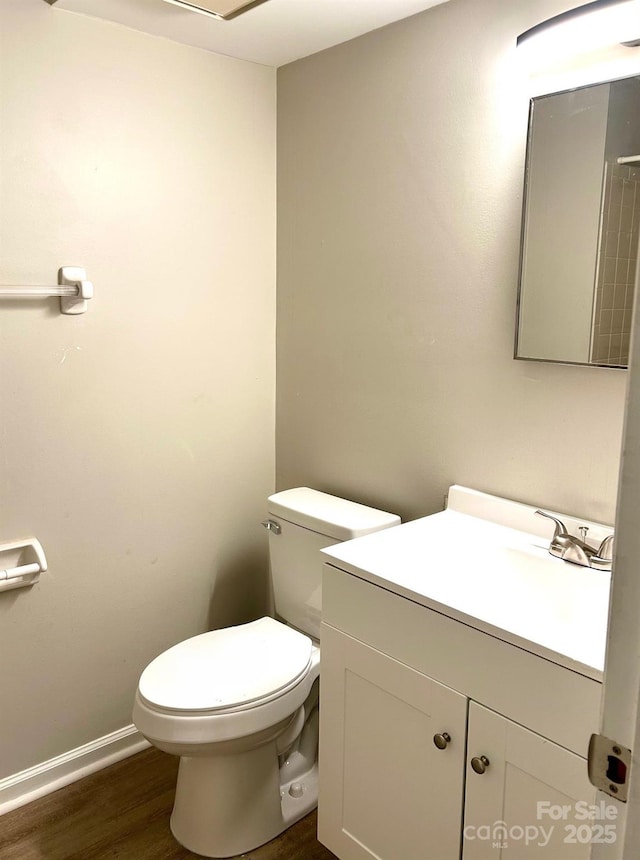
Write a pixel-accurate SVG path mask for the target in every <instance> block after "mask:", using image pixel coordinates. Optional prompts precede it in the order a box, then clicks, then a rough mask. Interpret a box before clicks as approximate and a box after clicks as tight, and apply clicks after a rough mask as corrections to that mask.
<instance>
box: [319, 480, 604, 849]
mask: <svg viewBox="0 0 640 860" xmlns="http://www.w3.org/2000/svg"><path fill="white" fill-rule="evenodd" d="M534 510H535V509H533V508H530V507H529V506H527V505H521V504H518V503H514V502H509V501H506V500H503V499H498V498H496V497H492V496H487V495H486V494H482V493H478V492H476V491H473V490H467V489H465V488H460V487H452V488H451V490H450V493H449V501H448V506H447V510H446V511H444V512H442V513H440V514H436V515H434V516H431V517H425V518H423V519H421V520H416V521H414V522H411V523H407V524H405V525H402V526H398V527H396V528H394V529H389V530H387V531H386V532H381V533H379V534H375V535H371V536H368V537H365V538H360V539H358V540H355V541H349V542H346V543H343V544H340V545H339V546H336V547H333V548H330V549H328V550H325V551H324V553H323V555H324V561H325V564H324V575H323V623H322V634H321V642H322V679H321V691H322V692H321V697H320V699H321V725H320V797H319V806H318V835H319V839H320V841H321V842H323V843H324V844H325V845H326V846H327V847H328V848H329V849H330V850H331V851H333V852H334V853H335V854H336V855H337V856H338V857H339V858H341V860H363V858H374V857H375V858H380V860H398V858H402V860H449V858H451V860H456V858H459V857H460V856H462V858H463V860H482V858H496V859H497V858H505V860H506V859H507V858H514V860H515V858H517V860H521V858H524V857H527V858H528V857H538V856H539V857H547V858H551V857H552V858H553V860H569V858H587V857H588V855H589V849H590V843H592V842H596V841H604V842H606V841H613V840H615V836H616V830H615V825H616V817H617V806H616V801H613V800H612V801H608V802H607V804H606V805H600V806H599V807H598V806H597V805H596V793H595V789H594V788H593V787H592V786H591V785H590V783H589V780H588V777H587V762H586V755H587V747H588V742H589V738H590V735H591V733H592V732H596V731H597V730H598V719H599V708H600V697H601V688H602V671H603V667H604V653H605V643H606V631H607V614H608V595H609V583H610V573H608V572H603V571H595V570H591V569H589V568H582V567H578V566H577V565H573V564H568V563H567V562H564V561H561V560H560V559H556V558H553V557H552V556H550V555H549V553H548V551H547V549H548V545H549V538H550V531H551V530H550V527H549V523H548V522H547V523H545V521H544V520H542V519H541V518H539V517H536V516H535V515H534ZM565 522H566V523H567V526H568V528H569V529H570V530H571V531H572V533H574V534H577V533H578V531H577V530H578V527H579V526H580V525H586V526H588V527H589V532H588V537H589V538H592V539H593V540H594V542H598V541H600V540H602V539H603V538H604V537H606V536H607V534H609V533H610V532H611V529H607V528H606V527H603V526H598V525H596V524H594V523H585V522H584V521H578V520H572V519H571V518H565ZM461 852H462V853H461Z"/></svg>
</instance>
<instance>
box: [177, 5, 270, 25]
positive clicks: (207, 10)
mask: <svg viewBox="0 0 640 860" xmlns="http://www.w3.org/2000/svg"><path fill="white" fill-rule="evenodd" d="M164 2H165V3H171V5H172V6H180V8H181V9H187V10H188V11H189V12H199V13H200V14H201V15H208V16H209V17H210V18H217V19H218V20H219V21H230V20H231V19H232V18H236V17H237V16H238V15H242V13H243V12H248V11H249V9H253V7H254V6H259V5H260V4H261V3H265V2H266V0H195V2H193V3H191V2H189V0H164Z"/></svg>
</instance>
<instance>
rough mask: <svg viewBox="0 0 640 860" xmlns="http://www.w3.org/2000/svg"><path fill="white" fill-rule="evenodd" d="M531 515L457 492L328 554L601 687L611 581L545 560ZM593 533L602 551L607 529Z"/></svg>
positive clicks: (594, 527) (542, 537) (545, 534)
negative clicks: (424, 512)
mask: <svg viewBox="0 0 640 860" xmlns="http://www.w3.org/2000/svg"><path fill="white" fill-rule="evenodd" d="M535 510H536V508H535V507H532V506H529V505H523V504H521V503H519V502H513V501H510V500H508V499H501V498H499V497H496V496H490V495H488V494H484V493H480V492H478V491H476V490H471V489H469V488H465V487H452V488H451V489H450V491H449V499H448V505H447V509H446V510H445V511H443V512H441V513H438V514H434V515H432V516H428V517H423V518H421V519H418V520H414V521H412V522H409V523H406V524H404V525H401V526H396V527H395V528H392V529H387V530H385V531H382V532H378V533H376V534H372V535H368V536H366V537H363V538H357V539H356V540H352V541H347V542H345V543H342V544H338V545H337V546H334V547H330V548H329V549H327V550H324V551H323V553H324V555H325V561H328V562H331V560H332V559H333V560H337V561H339V562H340V567H341V568H343V569H347V570H349V571H350V572H351V573H353V574H355V575H356V576H360V577H361V578H363V579H366V580H368V581H369V582H372V583H374V584H376V585H379V586H381V587H382V588H386V589H387V590H390V591H393V592H395V593H397V594H400V595H402V596H404V597H407V598H409V599H411V600H414V601H416V602H418V603H421V604H423V605H424V606H427V607H429V608H431V609H434V610H435V611H437V612H440V613H442V614H444V615H447V616H449V617H451V618H454V619H456V620H458V621H461V622H462V623H464V624H469V625H471V626H473V627H475V628H476V629H479V630H482V631H483V632H485V633H488V634H490V635H492V636H497V637H499V638H501V639H503V640H504V641H508V642H511V643H512V644H514V645H517V646H519V647H521V648H524V649H526V650H528V651H531V652H533V653H536V654H538V655H539V656H541V657H545V658H547V659H549V660H552V661H553V662H556V663H559V664H561V665H564V666H566V667H567V668H570V669H574V670H575V671H578V672H581V673H582V674H585V675H588V676H589V677H591V678H594V679H596V680H601V679H602V672H603V670H604V656H605V646H606V636H607V619H608V608H609V588H610V577H611V574H610V573H609V572H605V571H599V570H592V569H590V568H586V567H580V566H578V565H574V564H571V563H569V562H565V561H562V560H560V559H558V558H555V557H554V556H552V555H550V554H549V552H548V546H549V540H550V537H551V533H552V531H553V529H552V526H551V524H550V523H548V522H546V521H544V520H541V518H540V517H537V516H535V513H534V512H535ZM562 519H563V520H564V522H565V523H566V525H567V528H568V529H569V531H570V532H572V533H574V534H577V533H578V532H577V529H578V526H579V525H587V526H588V528H589V537H590V539H591V540H592V541H593V542H594V543H597V542H599V541H600V540H602V539H603V538H604V537H606V536H607V535H608V534H611V532H612V530H611V528H610V527H607V526H604V525H601V524H598V523H590V522H585V521H584V520H577V519H575V518H572V517H567V516H566V515H564V514H563V515H562Z"/></svg>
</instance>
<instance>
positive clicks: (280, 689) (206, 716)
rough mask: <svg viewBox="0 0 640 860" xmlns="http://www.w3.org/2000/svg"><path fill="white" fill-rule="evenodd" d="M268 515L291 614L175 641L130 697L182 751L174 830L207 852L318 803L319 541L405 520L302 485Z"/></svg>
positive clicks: (136, 713)
mask: <svg viewBox="0 0 640 860" xmlns="http://www.w3.org/2000/svg"><path fill="white" fill-rule="evenodd" d="M269 514H270V516H271V515H274V516H277V517H278V519H277V520H275V519H268V520H266V521H265V523H263V525H265V526H266V527H267V529H268V531H269V554H270V559H271V573H272V581H273V587H274V597H275V605H276V610H277V611H280V613H281V617H283V619H284V620H286V621H287V622H289V623H288V624H287V623H282V622H281V621H277V620H275V619H274V618H270V617H264V618H260V619H258V620H256V621H252V622H250V623H248V624H242V625H238V626H236V627H229V628H225V629H222V630H214V631H212V632H209V633H202V634H200V635H199V636H194V637H192V638H191V639H187V640H185V641H184V642H180V643H178V644H177V645H174V646H173V647H172V648H169V650H167V651H165V652H164V653H162V654H160V655H159V656H158V657H156V659H155V660H153V661H152V662H151V663H150V664H149V665H148V666H147V668H146V669H145V670H144V672H143V673H142V675H141V677H140V681H139V684H138V689H137V692H136V696H135V701H134V707H133V722H134V723H135V725H136V726H137V728H138V729H139V731H140V732H141V733H142V734H143V735H144V736H145V737H146V738H147V739H148V740H149V741H150V742H151V743H152V744H153V745H154V746H156V747H158V749H161V750H164V751H165V752H167V753H171V754H173V755H178V756H180V766H179V769H178V780H177V785H176V795H175V802H174V807H173V812H172V815H171V830H172V832H173V835H174V836H175V838H176V839H177V840H178V842H180V843H181V844H182V845H184V846H185V847H186V848H188V849H189V850H190V851H193V852H195V853H196V854H202V855H203V856H205V857H220V858H222V857H234V856H237V855H239V854H243V853H245V852H247V851H251V850H253V849H254V848H257V847H258V846H259V845H262V844H264V843H265V842H268V841H269V840H271V839H273V838H274V837H276V836H277V835H278V834H280V833H281V832H282V831H283V830H285V829H286V828H287V827H289V826H290V825H292V824H294V823H295V822H296V821H297V820H298V819H300V818H302V816H304V815H306V814H307V813H308V812H310V811H311V810H312V809H314V808H315V806H316V804H317V796H318V770H317V759H318V713H319V711H318V690H319V674H320V648H319V642H318V638H319V632H320V582H321V569H322V564H321V559H320V556H319V550H320V549H322V548H324V547H327V546H331V545H333V544H335V543H338V542H340V541H343V540H347V539H349V538H351V537H358V536H360V535H361V534H368V533H370V532H372V531H377V530H378V529H382V528H388V527H389V526H392V525H396V524H398V523H399V522H400V519H399V517H397V516H395V515H393V514H387V513H385V512H382V511H377V510H375V509H373V508H368V507H366V506H364V505H359V504H356V503H354V502H348V501H346V500H344V499H338V498H337V497H335V496H329V495H327V494H326V493H320V492H318V491H316V490H310V489H308V488H306V487H302V488H297V489H295V490H286V491H284V492H281V493H276V494H275V495H273V496H271V497H270V498H269ZM290 625H295V626H290ZM302 630H304V631H305V632H301V631H302ZM307 634H309V635H307Z"/></svg>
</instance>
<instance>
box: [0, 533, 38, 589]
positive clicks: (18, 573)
mask: <svg viewBox="0 0 640 860" xmlns="http://www.w3.org/2000/svg"><path fill="white" fill-rule="evenodd" d="M46 569H47V559H46V557H45V554H44V550H43V549H42V545H41V544H40V541H39V540H36V539H35V538H23V539H22V540H17V541H10V542H9V543H0V591H10V590H11V589H12V588H24V587H25V586H28V585H34V584H35V583H36V582H37V581H38V580H39V579H40V574H41V573H42V572H43V571H45V570H46Z"/></svg>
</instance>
